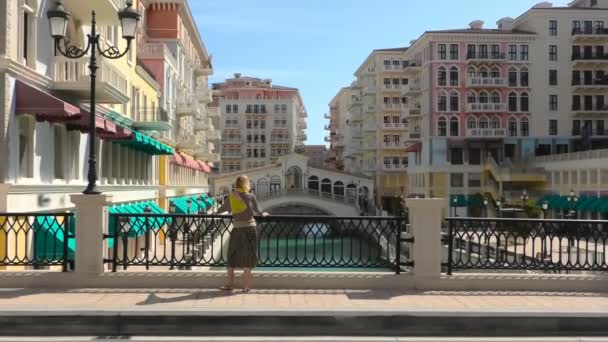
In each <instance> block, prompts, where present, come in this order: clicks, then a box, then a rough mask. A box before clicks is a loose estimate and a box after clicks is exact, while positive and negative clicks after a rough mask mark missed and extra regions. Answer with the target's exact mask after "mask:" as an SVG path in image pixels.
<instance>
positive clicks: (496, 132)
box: [467, 128, 507, 138]
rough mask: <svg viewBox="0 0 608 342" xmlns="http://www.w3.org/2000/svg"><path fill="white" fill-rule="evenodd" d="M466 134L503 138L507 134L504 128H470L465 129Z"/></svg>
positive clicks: (474, 136) (469, 135) (473, 136)
mask: <svg viewBox="0 0 608 342" xmlns="http://www.w3.org/2000/svg"><path fill="white" fill-rule="evenodd" d="M467 136H468V137H472V138H503V137H506V136H507V130H506V129H504V128H472V129H467Z"/></svg>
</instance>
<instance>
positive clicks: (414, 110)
mask: <svg viewBox="0 0 608 342" xmlns="http://www.w3.org/2000/svg"><path fill="white" fill-rule="evenodd" d="M421 114H422V110H421V106H419V105H418V106H414V108H411V109H410V116H419V115H421Z"/></svg>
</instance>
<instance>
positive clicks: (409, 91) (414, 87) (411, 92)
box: [405, 84, 422, 96]
mask: <svg viewBox="0 0 608 342" xmlns="http://www.w3.org/2000/svg"><path fill="white" fill-rule="evenodd" d="M420 92H422V88H420V85H419V84H411V85H410V86H409V87H407V88H406V90H405V95H408V96H415V95H419V94H420Z"/></svg>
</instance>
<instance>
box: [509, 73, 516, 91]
mask: <svg viewBox="0 0 608 342" xmlns="http://www.w3.org/2000/svg"><path fill="white" fill-rule="evenodd" d="M509 87H517V70H515V69H509Z"/></svg>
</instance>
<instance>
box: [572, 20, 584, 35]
mask: <svg viewBox="0 0 608 342" xmlns="http://www.w3.org/2000/svg"><path fill="white" fill-rule="evenodd" d="M581 31H582V30H581V22H580V21H578V20H574V21H573V22H572V33H581Z"/></svg>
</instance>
